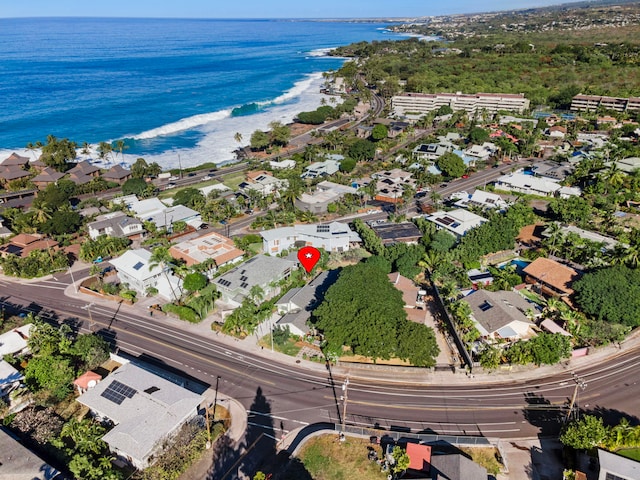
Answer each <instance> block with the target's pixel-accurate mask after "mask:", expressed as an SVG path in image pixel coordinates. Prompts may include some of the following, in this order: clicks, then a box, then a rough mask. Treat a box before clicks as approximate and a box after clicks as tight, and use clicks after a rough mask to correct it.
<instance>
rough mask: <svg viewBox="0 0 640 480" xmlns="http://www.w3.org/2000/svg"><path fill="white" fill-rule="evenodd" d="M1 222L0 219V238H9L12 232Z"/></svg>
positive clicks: (1, 219) (0, 219) (0, 218)
mask: <svg viewBox="0 0 640 480" xmlns="http://www.w3.org/2000/svg"><path fill="white" fill-rule="evenodd" d="M3 221H4V219H3V218H2V217H0V238H6V237H10V236H11V235H13V232H12V231H11V230H9V229H8V228H7V227H5V226H4V224H3V223H2V222H3Z"/></svg>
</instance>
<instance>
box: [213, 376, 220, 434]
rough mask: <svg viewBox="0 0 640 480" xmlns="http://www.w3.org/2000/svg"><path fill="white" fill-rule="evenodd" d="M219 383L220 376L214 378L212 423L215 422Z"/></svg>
mask: <svg viewBox="0 0 640 480" xmlns="http://www.w3.org/2000/svg"><path fill="white" fill-rule="evenodd" d="M219 382H220V375H218V376H216V395H215V397H214V399H213V421H214V422H215V421H216V405H217V404H218V383H219Z"/></svg>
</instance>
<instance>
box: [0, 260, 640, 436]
mask: <svg viewBox="0 0 640 480" xmlns="http://www.w3.org/2000/svg"><path fill="white" fill-rule="evenodd" d="M85 273H86V270H85ZM80 275H82V272H78V273H76V274H75V276H76V279H78V277H79V276H80ZM70 283H71V279H70V277H69V276H68V274H64V275H56V276H55V279H50V280H43V281H39V282H35V283H29V284H20V283H17V282H10V281H8V280H7V279H6V277H5V278H2V279H1V280H0V291H1V292H2V295H1V296H0V301H2V302H3V304H4V305H5V306H11V307H14V308H21V309H25V310H31V311H34V312H35V313H39V314H41V315H43V316H45V317H49V318H54V319H57V320H64V319H72V320H73V319H76V320H77V321H79V322H81V328H83V329H89V328H90V329H91V330H93V331H97V332H99V333H100V334H102V335H104V336H105V337H107V338H109V339H112V340H113V341H114V344H115V346H116V347H117V348H120V349H121V350H124V351H126V352H128V353H131V354H134V355H140V354H144V355H145V356H148V357H151V358H154V359H155V360H157V361H158V362H161V363H165V364H167V365H169V366H172V367H175V368H177V369H179V370H181V371H184V372H185V373H187V374H189V375H191V376H193V377H195V378H197V379H199V380H202V381H204V382H205V383H208V384H213V383H215V378H216V376H218V375H219V376H220V377H221V382H220V391H221V392H223V393H225V394H227V395H229V396H231V397H234V398H236V399H238V400H239V401H240V402H241V403H242V404H243V405H244V406H245V407H246V408H247V409H250V407H251V404H252V403H253V402H254V400H255V398H256V394H257V392H258V389H259V388H260V389H261V392H262V395H264V397H265V398H266V399H267V400H268V401H269V402H270V410H271V415H272V418H273V419H276V420H278V421H279V422H280V428H281V430H282V433H286V432H287V431H289V430H292V429H294V428H296V427H299V426H301V425H306V424H308V423H315V422H326V421H329V422H334V423H339V422H341V421H342V418H341V413H342V411H343V410H342V409H343V406H344V405H343V402H342V401H341V399H340V397H341V395H342V385H343V383H344V380H345V378H346V375H347V374H348V370H347V368H346V367H332V368H331V369H327V368H325V366H324V365H319V364H308V363H307V364H306V365H309V366H310V367H311V368H307V367H306V366H305V367H301V366H300V365H297V364H296V363H295V360H293V359H290V358H284V359H283V357H281V356H279V355H278V354H276V355H274V356H273V358H272V354H271V352H268V351H258V352H257V354H256V352H255V351H251V352H248V351H245V350H244V349H243V343H242V342H235V341H229V340H228V339H225V340H224V341H222V338H221V337H217V336H216V335H215V334H213V333H212V332H206V333H205V334H199V333H198V330H197V327H193V326H190V325H184V324H180V323H177V321H171V320H164V319H162V320H161V319H159V318H158V316H157V315H156V316H155V317H146V316H140V315H138V314H136V312H135V311H134V309H132V308H131V307H126V306H122V307H120V308H118V307H117V306H114V307H115V308H114V307H112V306H105V305H102V304H97V303H96V304H93V305H91V306H90V307H89V309H87V304H90V302H91V298H90V297H87V300H86V301H83V300H82V299H76V298H72V297H66V296H65V295H64V290H65V288H66V287H67V286H68V285H69V284H70ZM40 305H46V306H47V307H46V308H45V309H41V308H40ZM89 316H90V317H91V320H92V323H91V322H89ZM172 322H173V323H172ZM90 323H91V325H90ZM176 325H178V327H177V326H176ZM200 328H201V327H200ZM199 331H200V332H203V330H199ZM639 350H640V349H639V348H637V347H633V348H632V347H626V348H623V349H621V350H619V351H618V352H617V355H615V356H613V357H611V358H608V359H607V360H606V361H604V362H603V363H601V364H599V365H589V366H585V367H583V368H579V369H576V370H575V373H576V374H577V375H579V376H580V377H581V378H582V379H583V381H584V383H586V384H587V388H586V389H585V390H584V391H581V390H580V391H579V392H578V393H579V397H578V401H579V405H580V406H581V407H582V408H583V409H586V410H592V409H594V410H597V411H599V412H600V413H603V414H612V415H616V414H617V413H619V412H622V413H626V414H627V415H629V416H630V415H633V414H634V412H635V413H637V404H636V399H637V398H638V396H640V381H639V380H640V379H638V373H637V372H638V371H639V367H640V357H639V356H638V352H639ZM276 359H283V361H282V362H281V363H279V362H278V361H276ZM416 372H417V373H415V374H414V375H412V376H407V375H404V378H405V380H404V381H403V380H400V381H398V379H397V378H393V377H391V376H390V375H384V374H383V373H381V374H380V377H379V378H378V379H372V378H366V379H365V378H361V377H359V376H357V375H354V374H353V373H351V375H350V379H349V380H350V381H349V387H348V405H347V407H348V408H347V415H346V423H347V424H351V425H359V426H362V427H380V428H385V429H396V430H402V431H413V432H420V431H435V432H437V433H441V434H453V435H456V434H459V435H483V436H487V437H492V438H520V437H531V436H535V435H538V434H540V433H543V434H553V433H556V432H557V431H558V429H559V427H560V422H561V421H562V419H564V417H565V416H566V411H567V408H566V407H567V405H568V403H569V401H570V399H571V397H572V395H573V393H574V390H575V389H576V384H575V382H574V380H573V378H572V370H571V369H569V368H568V367H567V366H558V367H557V368H556V369H555V370H554V371H550V370H549V369H539V376H538V377H536V378H532V379H530V380H527V381H521V380H518V379H517V378H516V377H515V376H511V375H496V377H495V381H492V379H491V378H490V377H487V376H483V378H469V377H467V376H465V375H464V374H460V373H458V374H455V375H454V374H431V373H424V371H422V370H419V369H418V370H417V371H416ZM545 372H550V373H549V374H546V376H545ZM373 375H376V371H375V370H374V371H372V372H371V373H368V374H367V376H368V377H372V376H373ZM389 378H391V379H392V380H389ZM414 379H415V381H414Z"/></svg>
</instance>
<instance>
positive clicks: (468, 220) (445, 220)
mask: <svg viewBox="0 0 640 480" xmlns="http://www.w3.org/2000/svg"><path fill="white" fill-rule="evenodd" d="M425 219H426V220H429V221H430V222H433V223H435V224H436V227H438V229H444V230H447V231H448V232H450V233H452V234H453V235H455V236H456V238H458V239H460V238H462V237H463V236H464V235H466V233H467V232H468V231H469V230H471V229H472V228H475V227H478V226H480V225H482V224H483V223H485V222H486V221H487V219H486V218H484V217H481V216H480V215H476V214H475V213H472V212H470V211H468V210H465V209H463V208H458V209H456V210H451V211H450V212H445V211H443V210H440V211H437V212H434V213H432V214H431V215H427V216H426V217H425Z"/></svg>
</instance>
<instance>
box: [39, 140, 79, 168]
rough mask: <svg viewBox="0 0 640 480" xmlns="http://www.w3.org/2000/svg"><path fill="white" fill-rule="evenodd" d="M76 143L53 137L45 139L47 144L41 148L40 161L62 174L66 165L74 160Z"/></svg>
mask: <svg viewBox="0 0 640 480" xmlns="http://www.w3.org/2000/svg"><path fill="white" fill-rule="evenodd" d="M76 147H77V145H76V143H75V142H72V141H70V140H69V139H67V138H63V139H62V140H59V139H57V138H56V137H54V136H53V135H49V136H48V137H47V143H46V145H44V146H43V147H42V155H41V156H40V160H42V162H43V163H44V164H45V165H47V166H49V167H52V168H55V169H56V170H59V171H62V172H64V171H65V170H66V169H67V163H68V162H69V161H71V160H74V159H75V158H76Z"/></svg>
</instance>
